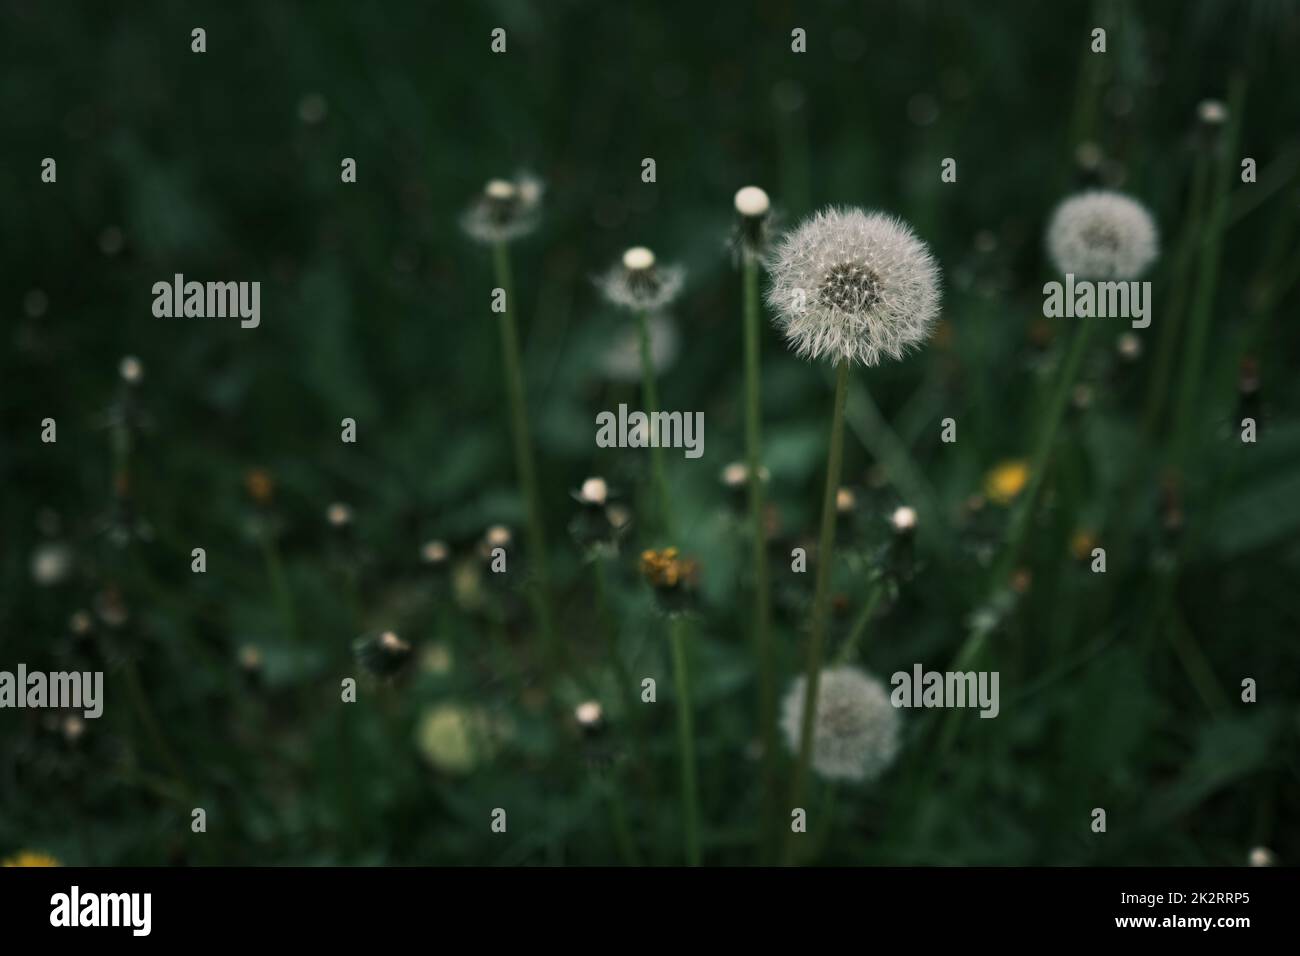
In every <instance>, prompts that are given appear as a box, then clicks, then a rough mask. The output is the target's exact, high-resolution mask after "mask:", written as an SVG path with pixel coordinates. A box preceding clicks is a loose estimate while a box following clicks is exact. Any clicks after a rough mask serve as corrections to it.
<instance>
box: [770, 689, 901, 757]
mask: <svg viewBox="0 0 1300 956" xmlns="http://www.w3.org/2000/svg"><path fill="white" fill-rule="evenodd" d="M806 686H807V678H805V677H799V678H798V679H796V680H795V681H794V683H793V684H792V685H791V686H790V690H789V691H788V692H787V693H786V696H785V700H784V701H783V702H782V705H781V729H782V731H783V732H784V734H785V738H786V742H787V743H788V744H789V747H790V749H791V750H792V751H793V752H795V753H796V754H797V753H798V751H799V743H800V733H801V730H802V727H803V709H804V695H805V693H806ZM816 706H817V710H816V713H815V715H814V720H813V741H812V768H813V770H815V771H816V772H817V773H819V774H821V775H822V776H823V777H826V778H827V779H829V780H849V781H870V780H874V779H875V778H877V777H879V776H880V775H881V774H882V773H883V772H884V771H885V770H886V768H888V767H889V765H890V764H891V763H892V762H893V760H894V757H895V756H896V755H897V753H898V748H899V729H900V725H901V721H900V719H899V716H898V711H897V710H896V709H895V708H894V706H893V705H892V704H890V702H889V694H888V693H887V692H886V691H885V686H884V684H882V683H881V682H880V681H879V680H877V679H876V678H875V677H872V676H871V675H869V674H867V673H865V672H863V671H861V670H858V669H857V668H855V667H834V668H828V669H826V670H823V671H822V672H821V678H820V681H819V683H818V692H817V704H816Z"/></svg>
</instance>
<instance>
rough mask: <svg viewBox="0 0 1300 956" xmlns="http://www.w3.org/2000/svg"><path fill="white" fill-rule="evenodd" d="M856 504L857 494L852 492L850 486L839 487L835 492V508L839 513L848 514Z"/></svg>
mask: <svg viewBox="0 0 1300 956" xmlns="http://www.w3.org/2000/svg"><path fill="white" fill-rule="evenodd" d="M857 505H858V496H857V495H855V494H854V493H853V489H852V488H839V489H837V490H836V492H835V510H836V511H838V512H839V513H840V514H842V515H843V514H848V513H849V512H851V511H852V510H853V509H854V508H856V507H857Z"/></svg>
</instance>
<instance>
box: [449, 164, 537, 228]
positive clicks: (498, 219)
mask: <svg viewBox="0 0 1300 956" xmlns="http://www.w3.org/2000/svg"><path fill="white" fill-rule="evenodd" d="M544 192H545V188H544V187H543V185H542V181H541V180H540V179H538V178H537V177H536V176H533V175H531V174H529V173H520V174H519V175H517V176H516V177H515V178H514V179H490V180H488V181H487V183H486V184H485V185H484V187H483V192H482V193H481V194H480V195H478V196H477V197H475V199H474V201H473V202H471V203H470V205H469V208H468V209H466V210H465V212H464V213H462V214H461V217H460V225H461V228H462V229H464V230H465V234H466V235H468V236H469V237H470V238H471V239H473V240H474V241H475V242H481V243H485V244H488V245H494V244H496V243H499V242H513V241H514V240H516V239H520V238H523V237H524V236H526V235H528V234H529V233H531V232H533V230H535V229H536V228H537V224H538V223H539V222H540V221H541V211H542V196H543V194H544Z"/></svg>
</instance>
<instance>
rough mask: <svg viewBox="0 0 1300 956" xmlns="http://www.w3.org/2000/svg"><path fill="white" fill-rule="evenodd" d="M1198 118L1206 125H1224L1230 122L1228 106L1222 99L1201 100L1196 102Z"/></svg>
mask: <svg viewBox="0 0 1300 956" xmlns="http://www.w3.org/2000/svg"><path fill="white" fill-rule="evenodd" d="M1196 118H1197V119H1198V120H1200V121H1201V122H1202V123H1204V124H1205V125H1206V126H1222V125H1223V124H1224V123H1226V122H1228V107H1227V105H1226V104H1224V102H1223V101H1222V100H1201V102H1199V103H1197V104H1196Z"/></svg>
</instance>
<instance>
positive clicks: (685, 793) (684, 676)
mask: <svg viewBox="0 0 1300 956" xmlns="http://www.w3.org/2000/svg"><path fill="white" fill-rule="evenodd" d="M668 627H669V640H670V641H671V643H672V651H673V675H674V678H675V680H676V682H677V747H678V750H680V751H681V760H682V815H683V819H684V821H685V829H686V863H687V865H688V866H699V865H700V808H699V792H698V789H697V787H696V783H695V731H694V729H693V728H692V726H691V723H692V716H691V680H690V668H689V666H688V664H687V658H686V620H685V618H683V617H682V616H681V615H680V614H674V615H673V616H672V618H671V620H670V622H669V625H668Z"/></svg>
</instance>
